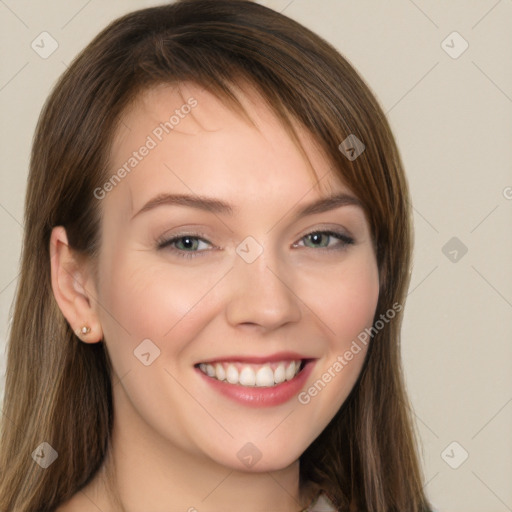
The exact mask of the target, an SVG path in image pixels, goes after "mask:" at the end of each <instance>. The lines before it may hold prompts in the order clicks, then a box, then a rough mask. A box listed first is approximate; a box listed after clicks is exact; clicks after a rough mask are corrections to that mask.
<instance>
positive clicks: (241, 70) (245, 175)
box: [0, 0, 430, 512]
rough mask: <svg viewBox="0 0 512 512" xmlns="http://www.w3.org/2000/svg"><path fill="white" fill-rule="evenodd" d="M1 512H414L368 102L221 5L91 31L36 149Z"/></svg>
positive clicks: (388, 180) (396, 222)
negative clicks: (232, 511) (328, 511)
mask: <svg viewBox="0 0 512 512" xmlns="http://www.w3.org/2000/svg"><path fill="white" fill-rule="evenodd" d="M25 208H26V210H25V211H26V214H25V228H26V230H25V238H24V247H23V258H22V271H21V276H20V283H19V289H18V292H17V297H16V302H15V311H14V317H13V323H12V331H11V333H10V339H9V352H8V362H7V378H6V392H5V400H4V404H5V407H4V418H6V419H4V422H3V425H2V441H1V442H2V444H1V449H0V471H1V479H0V509H1V510H5V511H14V510H16V511H36V510H37V511H42V510H45V511H46V510H47V511H50V510H52V511H53V510H58V512H69V511H72V512H75V511H89V510H98V509H99V510H103V511H104V512H106V511H107V510H108V511H110V510H112V511H113V510H126V511H140V510H144V511H151V512H153V511H155V512H156V511H163V510H165V511H169V510H180V511H181V510H189V511H193V510H198V511H200V512H208V511H214V510H222V511H230V510H244V511H246V512H251V511H255V510H272V511H283V512H285V511H286V512H289V511H299V510H309V511H320V510H347V511H348V510H350V511H355V510H365V511H372V512H384V511H408V512H419V511H425V510H429V508H430V505H429V503H428V501H427V498H426V496H425V495H424V493H423V490H422V476H421V470H420V465H419V460H418V456H417V452H416V441H415V435H414V429H413V423H412V421H411V416H410V410H409V405H408V400H407V396H406V393H405V391H404V383H403V377H402V373H401V363H400V352H399V337H400V325H401V319H402V314H401V312H402V310H403V304H404V298H405V294H406V290H407V286H408V284H409V277H410V257H411V243H412V232H411V231H412V228H411V216H410V210H409V207H408V187H407V182H406V179H405V177H404V173H403V169H402V164H401V161H400V157H399V154H398V151H397V148H396V144H395V142H394V139H393V136H392V134H391V131H390V128H389V126H388V124H387V122H386V119H385V117H384V114H383V112H382V110H381V108H380V106H379V105H378V103H377V101H376V99H375V98H374V96H373V95H372V93H371V91H370V90H369V88H368V86H367V85H366V84H365V83H364V81H363V80H362V79H361V78H360V77H359V76H358V74H357V73H356V71H355V70H354V69H353V68H352V67H351V66H350V65H349V64H348V62H347V61H346V60H345V59H344V58H343V57H342V56H341V55H340V54H339V53H337V52H336V50H335V49H334V48H332V47H331V46H330V45H329V44H327V43H326V42H325V41H323V40H322V39H321V38H319V37H318V36H316V35H315V34H313V33H312V32H310V31H309V30H308V29H306V28H305V27H303V26H301V25H299V24H298V23H296V22H294V21H292V20H291V19H289V18H287V17H285V16H283V15H281V14H278V13H276V12H274V11H272V10H270V9H267V8H265V7H263V6H260V5H257V4H255V3H252V2H249V1H245V0H185V1H180V2H177V3H175V4H172V5H165V6H161V7H155V8H149V9H143V10H140V11H136V12H133V13H131V14H128V15H126V16H124V17H122V18H120V19H118V20H116V21H114V22H113V23H112V24H110V25H109V26H108V27H107V28H106V29H105V30H104V31H102V32H101V33H100V34H99V35H98V36H97V37H96V38H95V39H94V40H93V41H92V42H91V43H90V44H89V45H88V46H87V47H86V48H85V50H84V51H83V52H82V53H81V54H80V55H79V56H78V57H77V58H76V59H75V61H74V62H73V63H72V65H71V66H70V67H69V69H68V70H67V71H66V72H65V73H64V75H63V76H62V78H61V79H60V81H59V82H58V84H57V85H56V87H55V89H54V91H53V92H52V94H51V96H50V97H49V99H48V101H47V103H46V105H45V107H44V109H43V112H42V115H41V118H40V121H39V125H38V127H37V131H36V136H35V139H34V145H33V152H32V158H31V168H30V175H29V182H28V190H27V196H26V205H25Z"/></svg>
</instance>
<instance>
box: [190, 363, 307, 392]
mask: <svg viewBox="0 0 512 512" xmlns="http://www.w3.org/2000/svg"><path fill="white" fill-rule="evenodd" d="M300 364H301V360H300V359H299V360H297V361H291V362H289V361H280V362H277V363H265V364H263V365H261V364H246V363H235V362H233V363H231V362H230V363H228V362H226V363H224V362H222V363H220V362H219V363H215V364H209V363H201V364H200V365H199V368H200V370H201V371H202V372H203V373H206V375H208V376H210V377H213V378H215V379H217V380H223V381H227V382H229V383H230V384H241V385H242V386H258V387H269V386H275V385H276V384H281V382H284V381H285V380H291V379H293V378H294V377H295V375H297V373H299V369H300Z"/></svg>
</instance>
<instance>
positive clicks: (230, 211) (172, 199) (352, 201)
mask: <svg viewBox="0 0 512 512" xmlns="http://www.w3.org/2000/svg"><path fill="white" fill-rule="evenodd" d="M162 205H168V206H169V205H170V206H186V207H189V208H196V209H198V210H204V211H208V212H211V213H218V214H224V215H229V216H233V215H234V214H235V213H236V212H237V210H236V208H233V207H232V206H231V205H230V204H229V203H226V202H224V201H222V200H220V199H215V198H211V197H206V196H200V195H188V194H166V193H162V194H158V195H157V196H155V197H153V198H152V199H150V200H149V201H148V202H147V203H146V204H145V205H144V206H143V207H142V208H141V209H140V210H139V211H138V212H137V213H135V214H134V215H133V217H132V219H131V220H133V219H134V218H135V217H137V216H138V215H140V214H141V213H143V212H147V211H150V210H153V209H154V208H157V207H158V206H162ZM347 205H352V206H359V207H361V208H363V204H362V203H361V201H360V200H359V199H357V198H356V197H354V196H351V195H349V194H345V193H338V194H334V195H330V196H327V197H322V198H320V199H317V200H315V201H313V202H311V203H308V204H306V205H304V206H303V207H302V208H301V209H300V210H299V211H298V212H297V213H296V217H297V218H299V219H300V218H302V217H306V216H308V215H314V214H317V213H323V212H327V211H330V210H334V209H336V208H339V207H341V206H347Z"/></svg>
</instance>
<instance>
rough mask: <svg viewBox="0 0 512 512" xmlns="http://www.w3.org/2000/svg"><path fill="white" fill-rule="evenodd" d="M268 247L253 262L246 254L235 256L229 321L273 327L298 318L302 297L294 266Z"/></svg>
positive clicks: (230, 288)
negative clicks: (295, 283) (297, 290)
mask: <svg viewBox="0 0 512 512" xmlns="http://www.w3.org/2000/svg"><path fill="white" fill-rule="evenodd" d="M282 263H283V262H280V261H279V260H278V258H277V257H272V258H271V257H270V251H267V250H266V249H265V250H264V251H263V253H262V254H261V255H260V256H259V257H258V258H257V259H256V260H255V261H253V262H252V263H247V262H246V261H244V259H243V258H241V257H238V256H237V258H236V260H235V263H234V268H233V270H232V271H231V272H230V282H229V289H228V292H227V293H228V294H229V297H228V300H227V304H226V318H227V321H228V323H229V324H230V325H232V326H234V327H236V326H239V325H242V324H251V325H254V326H259V327H261V328H262V330H274V329H276V328H278V327H280V326H282V325H285V324H287V323H292V322H298V321H299V320H300V318H301V308H300V306H301V300H300V298H299V297H298V296H297V295H296V294H295V292H294V290H293V282H292V281H293V269H290V267H288V268H285V266H284V265H283V264H282Z"/></svg>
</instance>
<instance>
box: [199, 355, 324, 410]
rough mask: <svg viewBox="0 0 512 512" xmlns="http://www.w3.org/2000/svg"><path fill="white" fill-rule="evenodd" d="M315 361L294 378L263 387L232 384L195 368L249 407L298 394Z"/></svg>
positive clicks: (310, 361) (224, 391)
mask: <svg viewBox="0 0 512 512" xmlns="http://www.w3.org/2000/svg"><path fill="white" fill-rule="evenodd" d="M279 357H280V358H281V359H278V360H283V359H282V358H283V354H282V353H281V354H280V355H279ZM249 359H254V358H249ZM259 359H261V358H259ZM284 359H286V358H284ZM292 359H300V357H295V356H294V357H292ZM233 360H234V359H233ZM265 361H268V359H265ZM251 362H254V361H251ZM315 363H316V359H310V360H308V361H307V362H306V364H305V366H304V368H303V369H302V370H301V371H300V372H299V373H298V374H297V375H296V376H295V377H294V378H293V379H292V380H288V381H285V382H282V383H281V384H278V385H277V386H273V387H261V388H260V387H246V386H241V385H240V384H230V383H229V382H225V381H220V380H217V379H215V378H214V377H209V376H208V375H206V374H204V373H203V372H202V371H201V370H200V369H199V368H194V370H195V371H197V372H199V375H200V376H201V377H202V378H203V379H204V380H205V382H206V383H208V384H209V385H210V386H211V387H212V388H213V389H214V390H216V391H218V392H219V393H221V394H222V395H224V396H226V397H228V398H230V399H231V400H234V401H235V402H238V403H240V404H243V405H247V406H249V407H256V408H261V407H271V406H275V405H280V404H283V403H285V402H287V401H288V400H290V399H291V398H292V397H294V396H296V395H297V394H298V393H299V392H300V390H301V389H302V388H303V387H304V385H305V383H306V381H307V379H308V377H309V376H310V375H311V372H312V371H313V366H314V365H315Z"/></svg>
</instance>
